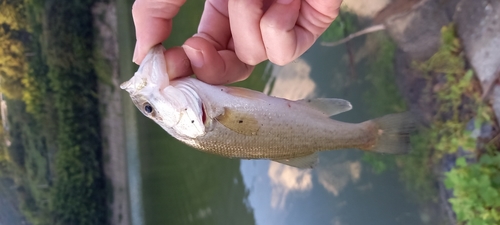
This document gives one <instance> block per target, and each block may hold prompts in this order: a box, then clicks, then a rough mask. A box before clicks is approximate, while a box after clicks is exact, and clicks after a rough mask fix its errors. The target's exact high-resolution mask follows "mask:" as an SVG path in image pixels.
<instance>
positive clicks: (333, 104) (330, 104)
mask: <svg viewBox="0 0 500 225" xmlns="http://www.w3.org/2000/svg"><path fill="white" fill-rule="evenodd" d="M298 102H300V103H302V104H305V105H307V106H309V107H311V108H313V109H316V110H318V111H320V112H321V113H323V114H325V115H327V116H333V115H337V114H339V113H343V112H346V111H349V110H351V109H352V105H351V103H350V102H349V101H347V100H344V99H338V98H314V99H302V100H299V101H298Z"/></svg>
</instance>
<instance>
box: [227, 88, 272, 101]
mask: <svg viewBox="0 0 500 225" xmlns="http://www.w3.org/2000/svg"><path fill="white" fill-rule="evenodd" d="M225 89H226V92H227V93H228V94H230V95H233V96H236V97H240V98H246V99H253V100H262V97H264V96H267V95H265V94H263V93H261V92H258V91H254V90H250V89H246V88H241V87H225Z"/></svg>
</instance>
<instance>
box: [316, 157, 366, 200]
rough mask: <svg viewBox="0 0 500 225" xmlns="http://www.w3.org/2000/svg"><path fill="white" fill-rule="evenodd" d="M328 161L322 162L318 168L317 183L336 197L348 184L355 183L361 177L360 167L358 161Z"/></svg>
mask: <svg viewBox="0 0 500 225" xmlns="http://www.w3.org/2000/svg"><path fill="white" fill-rule="evenodd" d="M324 161H327V162H324ZM328 161H330V160H322V162H321V164H320V165H319V166H318V168H317V174H318V181H319V183H320V184H321V185H323V187H324V188H325V189H326V190H327V191H328V192H330V193H332V194H333V195H334V196H338V195H339V193H340V192H341V191H342V189H344V188H345V187H346V186H347V184H348V183H349V182H353V183H356V181H358V180H359V178H360V177H361V169H362V166H361V163H360V162H359V161H352V162H351V161H345V162H340V163H335V162H328Z"/></svg>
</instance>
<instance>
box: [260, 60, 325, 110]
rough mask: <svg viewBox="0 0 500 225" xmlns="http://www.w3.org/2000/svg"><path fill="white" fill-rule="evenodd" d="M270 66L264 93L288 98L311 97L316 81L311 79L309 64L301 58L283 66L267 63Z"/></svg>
mask: <svg viewBox="0 0 500 225" xmlns="http://www.w3.org/2000/svg"><path fill="white" fill-rule="evenodd" d="M268 66H270V67H271V68H272V72H271V77H270V79H269V81H268V82H267V83H266V87H265V88H264V91H263V92H264V93H266V94H268V95H271V96H276V97H280V98H286V99H290V100H299V99H303V98H306V97H312V95H313V92H314V89H315V88H316V83H314V81H313V80H312V79H311V77H310V74H311V66H309V64H307V62H306V61H305V60H303V59H301V58H298V59H296V60H294V61H293V62H292V63H290V64H287V65H285V66H277V65H274V64H271V63H270V64H268Z"/></svg>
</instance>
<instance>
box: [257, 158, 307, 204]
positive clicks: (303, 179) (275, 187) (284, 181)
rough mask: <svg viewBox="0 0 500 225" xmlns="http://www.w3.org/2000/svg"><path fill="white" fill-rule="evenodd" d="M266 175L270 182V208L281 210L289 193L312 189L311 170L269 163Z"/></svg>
mask: <svg viewBox="0 0 500 225" xmlns="http://www.w3.org/2000/svg"><path fill="white" fill-rule="evenodd" d="M267 175H268V176H269V179H270V180H271V186H272V193H271V207H272V208H274V209H283V208H284V206H285V203H286V198H287V196H288V194H289V193H290V192H305V191H309V190H311V189H312V186H313V184H312V174H311V170H304V169H302V170H301V169H298V168H295V167H290V166H287V165H284V164H281V163H277V162H271V163H270V164H269V170H268V173H267Z"/></svg>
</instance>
